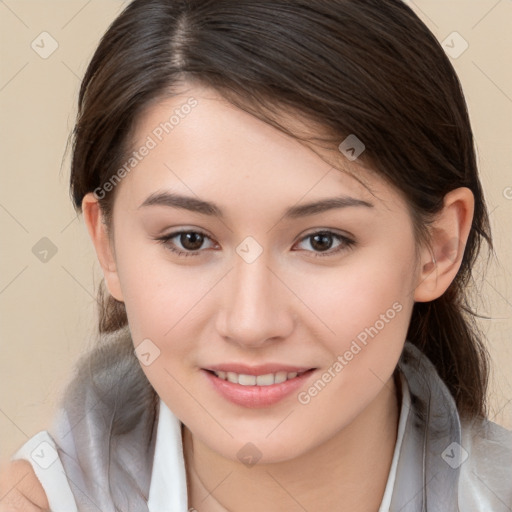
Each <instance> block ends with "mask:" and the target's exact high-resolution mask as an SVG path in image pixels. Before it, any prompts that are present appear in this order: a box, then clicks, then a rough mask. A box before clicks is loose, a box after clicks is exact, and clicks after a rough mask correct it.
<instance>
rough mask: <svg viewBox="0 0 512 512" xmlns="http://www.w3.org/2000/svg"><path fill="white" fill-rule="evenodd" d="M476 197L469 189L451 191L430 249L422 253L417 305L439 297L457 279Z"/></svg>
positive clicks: (432, 237) (434, 231) (416, 295)
mask: <svg viewBox="0 0 512 512" xmlns="http://www.w3.org/2000/svg"><path fill="white" fill-rule="evenodd" d="M474 204H475V200H474V196H473V193H472V192H471V190H470V189H469V188H467V187H461V188H457V189H455V190H452V191H450V192H449V193H448V194H446V196H445V197H444V202H443V209H442V211H441V212H440V213H439V214H438V216H437V217H436V219H435V221H434V223H433V224H432V225H431V227H430V229H431V245H430V246H429V247H423V248H422V249H421V257H420V268H421V271H420V274H419V276H418V280H417V286H416V289H415V291H414V300H415V301H416V302H430V301H432V300H434V299H437V298H438V297H440V296H441V295H442V294H443V293H444V292H445V291H446V290H447V289H448V287H449V286H450V284H451V282H452V281H453V280H454V279H455V276H456V275H457V272H458V271H459V268H460V265H461V263H462V257H463V255H464V249H465V247H466V242H467V239H468V236H469V233H470V230H471V225H472V222H473V212H474Z"/></svg>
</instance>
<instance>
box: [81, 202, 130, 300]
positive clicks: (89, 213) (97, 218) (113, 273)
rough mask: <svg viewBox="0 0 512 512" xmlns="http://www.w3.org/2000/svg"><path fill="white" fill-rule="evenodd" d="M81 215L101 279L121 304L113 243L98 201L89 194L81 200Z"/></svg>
mask: <svg viewBox="0 0 512 512" xmlns="http://www.w3.org/2000/svg"><path fill="white" fill-rule="evenodd" d="M82 213H83V216H84V221H85V224H86V226H87V230H88V231H89V236H90V237H91V240H92V243H93V244H94V248H95V249H96V255H97V256H98V261H99V262H100V265H101V269H102V270H103V277H104V278H105V284H106V286H107V289H108V291H109V292H110V295H112V296H113V297H114V298H115V299H117V300H118V301H121V302H123V294H122V292H121V286H120V282H119V275H118V273H117V266H116V259H115V251H114V249H113V245H114V241H113V240H111V239H110V237H109V235H108V231H107V225H106V224H105V222H104V217H103V214H102V212H101V209H100V206H99V203H98V199H97V198H96V197H95V195H94V194H93V193H92V192H90V193H89V194H87V195H86V196H85V197H84V198H83V200H82Z"/></svg>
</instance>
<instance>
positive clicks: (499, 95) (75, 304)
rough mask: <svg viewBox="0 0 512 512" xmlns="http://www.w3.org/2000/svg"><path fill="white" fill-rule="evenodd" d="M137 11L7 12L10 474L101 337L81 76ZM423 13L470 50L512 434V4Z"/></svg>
mask: <svg viewBox="0 0 512 512" xmlns="http://www.w3.org/2000/svg"><path fill="white" fill-rule="evenodd" d="M125 4H126V2H120V1H108V0H89V1H86V0H82V1H80V2H77V1H71V0H64V1H53V0H46V1H44V2H41V1H40V0H38V1H21V0H0V34H1V35H0V37H1V38H2V39H1V41H0V48H1V50H0V51H1V52H2V53H1V55H0V62H1V64H0V66H1V68H0V119H1V121H0V144H1V152H0V155H1V156H0V158H1V165H0V172H1V183H2V186H1V188H0V226H1V230H2V231H1V232H2V237H1V244H0V257H1V260H0V261H1V266H0V268H1V272H0V315H1V317H0V319H1V323H0V325H1V330H0V336H1V351H0V354H1V355H0V379H1V389H0V462H2V463H3V461H5V460H6V459H7V458H8V456H10V455H11V454H12V453H13V452H14V450H15V449H17V447H19V446H20V445H21V444H22V443H24V442H25V441H26V440H27V439H28V438H29V437H31V436H32V435H34V434H35V433H36V432H38V431H39V430H42V429H45V428H47V427H48V426H49V425H50V422H51V419H52V416H53V413H54V408H55V404H56V400H57V399H58V396H59V393H60V392H61V390H62V389H63V385H64V383H65V381H66V379H67V378H68V377H69V375H70V371H71V368H72V364H73V362H74V361H75V360H76V358H77V356H78V354H79V353H80V352H81V351H82V350H84V349H86V348H88V347H89V346H90V344H91V341H90V340H91V335H92V334H93V333H94V332H95V328H96V327H95V301H94V297H95V294H96V292H95V289H96V286H97V284H98V282H99V280H100V278H101V273H100V270H99V265H98V263H97V261H96V255H95V253H94V252H93V248H92V244H91V242H90V240H89V238H88V234H87V231H86V229H85V225H84V223H83V220H82V218H81V217H76V215H75V213H74V210H73V208H72V205H71V201H70V198H69V193H68V176H69V160H68V157H69V155H67V156H66V158H65V159H64V152H65V148H66V141H67V137H68V135H69V132H70V131H71V129H72V126H73V122H74V115H75V103H76V99H77V94H78V87H79V83H80V77H81V76H82V75H83V73H84V71H85V67H86V65H87V63H88V61H89V59H90V58H91V56H92V53H93V51H94V48H95V46H96V45H97V43H98V41H99V38H100V37H101V35H102V34H103V33H104V31H105V30H106V28H107V26H108V25H109V23H110V22H111V21H112V20H113V18H114V17H115V16H116V14H117V13H118V12H120V10H121V8H122V7H123V6H124V5H125ZM409 4H410V5H411V6H412V7H413V9H414V10H415V11H416V12H417V13H418V14H419V15H420V17H421V18H422V19H423V20H424V21H425V23H426V24H427V25H428V26H429V28H430V29H431V30H432V31H433V32H434V34H435V35H436V37H437V38H438V39H439V40H440V41H444V40H445V39H446V38H447V37H448V36H449V35H450V34H451V33H452V32H454V31H456V32H458V33H459V34H460V35H461V36H462V37H463V38H464V40H466V41H467V43H468V44H469V48H468V49H467V50H466V51H465V52H464V53H463V54H462V55H460V56H459V57H458V58H456V59H453V60H452V61H453V63H454V66H455V68H456V70H457V72H458V74H459V76H460V79H461V81H462V85H463V88H464V90H465V94H466V98H467V101H468V104H469V109H470V115H471V118H472V122H473V128H474V132H475V138H476V142H477V147H478V155H479V162H480V166H481V174H482V181H483V185H484V189H485V193H486V197H487V201H488V205H489V210H490V212H491V221H492V227H493V232H494V236H495V243H496V252H497V255H498V262H497V263H495V264H494V265H493V266H492V268H491V271H490V272H489V274H488V275H487V276H483V277H482V278H481V279H480V281H479V286H478V289H479V291H480V292H481V298H480V299H479V302H478V305H479V312H480V313H481V314H482V315H485V316H488V317H491V319H488V320H482V321H481V322H480V324H481V326H482V329H483V330H484V332H485V333H486V334H487V335H488V338H489V348H490V350H491V354H492V356H493V360H494V372H493V378H492V387H491V393H490V399H491V413H492V414H491V417H492V418H493V419H494V421H496V422H498V423H500V424H502V425H504V426H506V427H507V428H512V402H511V401H510V400H511V397H512V376H511V369H512V349H511V335H510V332H511V330H512V318H511V317H512V292H511V291H512V276H511V269H512V244H511V238H512V237H511V224H512V188H510V187H512V172H511V163H512V144H511V140H512V70H511V66H510V61H511V56H512V31H511V30H510V27H511V26H512V2H511V1H510V0H458V1H456V0H439V1H434V0H415V1H414V2H413V1H410V2H409ZM42 32H48V33H49V34H50V35H51V37H53V38H54V39H55V41H56V42H57V44H58V48H57V50H56V51H55V52H54V53H53V54H52V55H50V56H49V57H48V58H46V59H43V58H42V57H41V56H40V55H39V54H38V53H36V51H34V50H33V49H32V48H31V43H32V41H34V40H35V41H36V43H37V42H38V41H40V39H41V38H40V37H38V36H39V35H40V34H41V33H42ZM43 37H46V38H48V36H43ZM450 40H453V37H452V39H448V41H450ZM45 41H46V44H45V48H46V49H47V50H48V49H49V48H51V46H50V43H51V42H50V40H49V39H45ZM411 44H414V41H411ZM459 48H461V46H460V45H459V43H454V49H455V50H457V49H459ZM40 51H42V50H40ZM43 237H47V238H48V239H50V240H51V242H52V243H53V244H54V245H55V247H56V249H57V252H56V254H55V255H53V256H52V257H50V256H51V253H50V254H49V255H48V261H47V262H46V263H43V262H42V261H40V260H39V259H38V258H37V257H36V256H35V255H34V253H33V252H32V249H33V247H34V246H35V245H36V244H37V243H38V242H39V241H40V239H41V238H43Z"/></svg>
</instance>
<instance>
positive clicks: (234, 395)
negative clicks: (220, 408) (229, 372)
mask: <svg viewBox="0 0 512 512" xmlns="http://www.w3.org/2000/svg"><path fill="white" fill-rule="evenodd" d="M201 371H202V372H203V373H204V374H205V375H206V377H207V378H208V379H209V381H210V382H211V383H212V385H213V387H214V388H215V390H216V391H217V392H219V393H220V394H221V395H222V396H223V397H224V398H226V399H227V400H229V401H230V402H233V403H234V404H237V405H241V406H243V407H248V408H257V407H268V406H270V405H274V404H276V403H277V402H279V401H280V400H282V399H283V398H285V397H287V396H289V395H291V394H292V393H293V392H294V391H297V390H298V389H299V388H300V387H301V386H302V385H303V384H304V382H305V381H306V380H307V379H308V378H309V376H310V375H311V373H313V371H314V370H308V371H307V372H304V373H303V374H301V375H299V376H297V377H295V378H293V379H290V380H286V381H284V382H281V383H280V384H271V385H270V386H242V385H241V384H234V383H233V382H229V381H227V380H223V379H219V377H217V376H216V375H215V374H214V373H211V372H209V371H206V370H201Z"/></svg>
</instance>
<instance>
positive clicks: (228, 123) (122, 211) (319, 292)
mask: <svg viewBox="0 0 512 512" xmlns="http://www.w3.org/2000/svg"><path fill="white" fill-rule="evenodd" d="M191 96H193V97H194V98H195V99H196V100H197V101H198V104H197V106H196V107H195V108H194V109H193V110H192V112H191V113H190V114H189V115H188V116H186V117H184V119H181V120H180V123H179V124H178V125H177V126H176V127H175V128H174V130H173V131H172V132H171V133H170V134H169V135H167V136H166V137H164V138H163V140H162V141H161V142H159V143H158V145H157V146H156V147H155V148H154V149H152V150H151V151H150V152H149V154H148V155H147V156H146V157H145V158H144V159H143V160H142V161H141V162H140V163H138V165H137V166H136V167H135V168H134V169H133V170H132V171H131V172H130V173H129V174H127V175H126V177H124V178H123V180H122V181H121V183H120V184H119V185H117V187H116V192H115V193H116V199H115V204H114V213H113V227H114V230H113V233H112V237H111V238H109V236H108V233H107V232H106V229H105V225H104V224H103V223H102V219H101V213H100V210H99V208H98V203H97V200H96V198H95V196H94V195H93V194H92V193H91V194H88V195H87V196H86V197H85V198H84V200H83V204H82V206H83V213H84V220H85V222H86V225H87V229H88V231H89V234H90V236H91V239H92V241H93V243H94V246H95V249H96V252H97V255H98V259H99V262H100V264H101V267H102V270H103V274H104V277H105V282H106V284H107V287H108V289H109V291H110V293H111V294H112V295H113V296H114V297H115V298H116V299H118V300H120V301H123V302H124V303H125V306H126V311H127V315H128V321H129V325H130V330H131V333H132V338H133V341H134V345H135V347H137V346H138V345H139V344H140V343H141V342H142V340H144V339H147V338H149V339H150V340H151V342H152V343H153V344H154V345H156V346H157V347H158V349H159V350H160V355H159V357H157V358H156V359H155V360H154V361H153V362H152V363H151V364H150V365H149V366H145V365H142V369H143V370H144V372H145V373H146V375H147V377H148V379H149V381H150V382H151V384H152V385H153V387H154V388H155V390H156V391H157V393H158V394H159V396H160V397H161V399H162V400H163V401H164V402H165V403H166V404H167V405H168V407H169V408H170V409H171V410H172V411H173V412H174V414H176V416H177V417H178V418H179V419H180V420H181V421H182V422H183V424H184V430H183V442H184V454H185V463H186V469H187V477H188V478H187V480H188V485H189V488H188V494H189V506H190V507H194V508H196V509H197V510H198V511H200V512H203V511H225V510H229V511H241V510H243V511H244V512H253V511H261V510H265V511H267V512H273V511H278V510H289V511H296V510H297V511H302V510H304V509H306V510H317V511H324V510H338V511H352V512H353V511H368V510H377V509H378V507H379V504H380V502H381V500H382V495H383V492H384V489H385V485H386V481H387V478H388V473H389V469H390V465H391V460H392V456H393V450H394V446H395V442H396V436H397V422H398V416H399V396H400V395H399V393H397V389H396V385H395V380H394V378H393V372H394V370H395V367H396V364H397V362H398V359H399V357H400V354H401V352H402V349H403V345H404V342H405V337H406V333H407V327H408V325H409V321H410V316H411V312H412V308H413V305H414V302H415V301H429V300H433V299H435V298H437V297H439V296H440V295H442V293H444V291H445V290H446V288H447V287H448V286H449V284H450V283H451V281H452V280H453V278H454V277H455V275H456V273H457V270H458V269H459V267H460V262H461V258H462V254H463V249H464V245H465V241H466V239H467V236H468V233H469V229H470V226H471V219H472V215H473V195H472V194H471V192H470V191H469V190H468V189H467V188H460V189H456V190H454V191H452V192H450V193H449V194H448V195H447V196H446V198H445V206H444V209H443V211H442V212H441V214H440V215H439V217H438V219H437V220H436V222H435V223H434V225H433V228H432V242H431V247H426V246H420V247H419V249H418V252H416V241H415V239H414V235H413V225H412V219H411V216H410V213H409V210H408V209H407V203H406V201H405V199H404V198H403V197H402V195H401V194H400V192H399V191H397V190H396V189H394V188H393V187H391V186H390V185H389V184H387V183H386V182H384V181H383V180H382V179H380V178H379V177H378V175H376V174H375V173H373V172H371V171H370V170H368V169H364V168H362V167H361V166H360V165H358V163H357V161H356V162H349V161H348V160H347V159H345V158H344V157H343V156H342V155H341V154H338V157H339V158H338V169H335V168H333V166H331V165H329V164H328V163H327V162H326V161H324V160H323V159H322V158H320V156H319V155H323V156H325V157H328V158H332V157H334V155H333V153H332V152H331V153H329V152H328V151H327V150H325V149H319V148H316V152H315V151H312V149H311V148H309V147H307V146H305V145H301V144H300V143H299V142H297V141H296V140H294V139H292V138H290V137H288V136H286V135H284V134H283V133H281V132H279V131H278V130H276V129H275V128H273V127H271V126H269V125H268V124H265V123H263V122H262V121H260V120H257V119H255V118H254V117H252V116H250V115H249V114H248V113H246V112H243V111H241V110H238V109H236V108H234V107H233V106H231V105H229V104H228V103H227V102H226V101H224V100H223V98H222V97H221V96H219V95H218V94H217V93H216V92H215V91H213V90H211V89H207V88H201V87H199V86H197V85H193V86H192V85H190V87H189V88H188V90H184V91H183V93H182V94H181V95H180V96H177V97H174V98H171V99H166V100H164V101H160V102H156V103H155V104H154V105H152V106H151V107H150V108H149V109H148V110H147V111H146V112H145V113H144V115H143V116H142V117H141V118H140V119H139V122H138V125H137V127H136V131H135V136H134V139H133V147H134V149H135V148H139V147H140V146H141V145H142V144H143V143H144V141H145V140H146V139H147V137H148V135H150V134H151V133H152V132H153V130H154V129H155V127H156V126H158V125H159V124H160V123H161V122H162V121H164V120H166V119H168V118H169V117H170V115H171V114H172V113H173V110H174V109H175V108H177V107H179V106H180V105H182V104H183V103H185V102H186V101H187V99H188V98H189V97H191ZM299 125H300V120H298V119H297V120H296V124H295V126H296V127H299ZM300 126H304V125H300ZM340 142H341V141H340ZM343 169H345V170H350V171H351V172H354V173H357V174H358V175H359V176H361V177H364V179H365V180H366V182H367V183H368V184H369V185H370V186H371V190H372V191H373V194H372V193H370V191H369V190H367V189H366V188H365V187H364V186H363V185H361V184H360V183H359V182H358V181H357V180H355V179H354V178H353V177H351V176H349V175H348V174H347V173H345V172H343ZM164 190H167V191H172V192H174V193H179V194H182V195H187V196H190V197H195V198H200V199H202V200H206V201H212V202H214V203H216V204H217V205H218V207H219V208H221V210H222V211H223V212H224V217H223V218H222V219H220V218H216V217H214V216H208V215H204V214H200V213H196V212H191V211H187V210H185V209H180V208H171V207H167V206H161V205H157V206H155V205H154V206H148V207H140V205H141V204H142V203H143V202H144V200H145V199H146V198H147V197H148V196H149V195H150V194H152V193H154V192H156V191H164ZM341 195H346V196H350V197H353V198H357V199H360V200H364V201H367V202H369V203H371V204H372V205H373V206H372V207H371V208H370V207H364V206H357V207H356V206H352V207H346V208H338V209H331V210H329V211H324V212H322V213H317V214H314V215H309V216H307V217H302V218H294V219H285V218H283V213H284V211H285V210H286V209H287V208H289V207H291V206H296V205H297V204H304V203H308V202H312V201H316V200H320V199H325V198H331V197H337V196H341ZM182 228H183V229H187V230H188V231H193V232H194V231H195V232H197V231H199V232H202V233H204V234H205V235H206V238H204V242H203V244H202V245H201V244H200V241H199V242H198V243H197V245H196V247H198V246H199V247H200V249H199V251H200V252H199V253H198V254H197V255H193V256H187V257H183V256H181V257H180V256H178V255H176V254H175V253H173V252H171V250H170V248H169V247H171V246H173V243H174V247H177V248H178V249H181V250H182V251H186V250H187V248H188V249H189V252H191V251H190V247H192V248H194V246H193V244H192V245H190V243H189V245H188V246H187V245H186V239H185V240H183V238H181V240H180V237H179V236H177V237H175V238H173V239H172V240H171V241H169V242H168V245H167V246H165V245H164V244H162V243H161V242H159V241H157V240H155V239H156V238H157V237H159V236H163V235H166V234H171V233H173V232H176V231H178V230H179V229H182ZM319 231H330V232H331V233H333V234H334V235H336V234H340V235H343V236H346V237H348V238H349V239H351V240H353V241H354V242H355V244H354V245H352V246H348V245H346V244H344V242H343V240H342V239H338V238H337V237H336V236H334V235H333V236H332V238H328V240H327V242H326V247H325V249H327V250H326V251H324V252H322V246H321V245H320V248H319V245H318V244H317V245H315V241H314V240H313V239H312V237H311V236H310V237H309V238H308V237H307V235H313V234H315V233H317V232H319ZM247 236H251V237H253V238H254V239H255V240H256V241H257V243H258V244H259V245H260V246H261V248H262V249H263V252H262V253H261V254H260V255H259V257H258V258H256V259H255V261H253V262H252V263H247V262H246V261H245V260H244V259H243V258H242V257H240V256H239V254H237V252H236V248H237V247H238V246H239V245H240V243H241V242H242V241H243V240H244V239H245V238H246V237H247ZM453 240H457V241H460V243H458V244H455V245H454V244H453ZM329 243H330V244H332V245H331V246H329ZM183 244H185V245H183ZM339 247H341V250H340V251H339V252H337V253H336V252H335V251H336V249H337V248H339ZM447 248H448V249H450V250H447ZM315 254H319V256H315ZM432 255H434V256H435V258H436V264H435V266H434V265H433V263H432ZM397 303H398V304H399V305H400V306H401V310H400V312H399V313H397V314H396V315H395V316H394V318H393V319H392V320H390V321H389V322H387V323H386V324H385V327H384V328H383V329H382V330H380V331H379V333H378V334H377V335H376V336H375V337H374V338H370V339H369V341H368V343H367V345H366V346H364V347H363V348H362V350H361V351H360V352H359V353H358V354H357V355H356V356H354V358H353V359H352V360H351V361H350V362H348V364H347V365H346V366H345V367H344V368H343V370H342V371H341V372H339V373H338V374H337V375H336V377H335V378H333V379H332V380H331V382H329V384H328V385H327V386H325V388H324V389H323V390H322V391H321V392H320V393H318V394H317V396H315V397H314V398H312V399H311V401H310V402H309V403H308V404H307V405H303V404H301V403H299V401H298V399H297V394H296V393H292V395H291V396H288V397H287V398H285V399H284V400H282V401H280V402H278V403H277V404H275V405H272V406H269V407H266V408H256V409H250V408H246V407H243V406H240V405H235V404H232V403H231V402H228V401H227V400H226V399H225V398H223V397H222V396H220V395H219V394H218V393H217V392H216V391H215V390H214V389H213V388H212V387H211V386H210V385H209V384H210V383H209V382H208V381H207V379H206V378H205V376H204V374H203V373H202V371H201V368H205V367H208V366H209V365H213V364H220V363H226V362H243V363H246V364H248V365H257V364H262V363H266V362H279V363H283V364H290V365H298V366H304V367H308V368H313V367H314V368H316V369H317V370H316V371H315V372H314V374H313V375H311V376H310V377H309V380H308V381H307V382H306V383H305V384H304V386H303V388H301V389H302V390H307V389H308V388H309V387H310V386H311V384H312V383H313V382H314V381H316V380H317V379H318V378H319V377H320V376H321V375H322V373H323V372H325V371H327V370H328V369H329V367H332V365H333V363H334V361H335V360H336V358H337V357H338V356H339V355H340V354H344V353H345V352H346V351H347V350H348V349H349V347H350V345H351V343H352V341H353V340H354V339H355V338H356V336H357V335H358V334H359V333H361V331H363V330H364V329H365V328H367V327H370V326H373V325H374V324H375V323H376V321H377V320H379V318H381V316H380V315H382V314H384V313H385V312H386V311H387V310H388V309H390V308H392V305H393V304H397ZM248 442H251V443H253V444H254V445H255V446H256V447H257V448H258V450H259V452H261V459H260V460H259V461H258V463H257V464H256V465H254V466H252V467H248V466H246V465H244V464H243V463H242V462H241V461H240V460H239V459H238V457H237V452H238V451H239V450H240V449H241V448H242V447H243V446H244V445H245V444H246V443H248Z"/></svg>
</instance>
